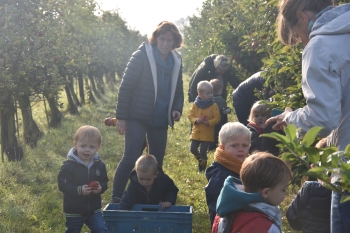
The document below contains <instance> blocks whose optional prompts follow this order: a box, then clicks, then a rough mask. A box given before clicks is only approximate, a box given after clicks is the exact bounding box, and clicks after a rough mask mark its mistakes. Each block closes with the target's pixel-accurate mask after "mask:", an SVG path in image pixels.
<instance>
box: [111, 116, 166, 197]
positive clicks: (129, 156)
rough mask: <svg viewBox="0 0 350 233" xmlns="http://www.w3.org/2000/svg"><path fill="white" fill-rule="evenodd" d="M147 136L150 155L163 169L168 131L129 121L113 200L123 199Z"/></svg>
mask: <svg viewBox="0 0 350 233" xmlns="http://www.w3.org/2000/svg"><path fill="white" fill-rule="evenodd" d="M146 135H147V140H148V150H149V152H148V153H149V154H151V155H154V157H156V159H157V162H158V167H159V168H162V166H163V159H164V155H165V149H166V143H167V135H168V129H165V130H155V129H152V128H150V127H146V126H145V125H143V124H141V123H139V122H137V121H134V120H128V121H127V125H126V132H125V142H124V156H123V158H122V159H121V160H120V162H119V164H118V167H117V170H116V171H115V174H114V179H113V194H112V199H113V200H115V199H121V197H122V196H123V193H124V190H125V187H126V184H127V182H128V180H129V175H130V172H131V171H132V169H133V168H134V167H135V162H136V160H137V159H138V158H139V157H140V156H141V154H140V151H141V150H142V148H143V143H144V141H145V136H146Z"/></svg>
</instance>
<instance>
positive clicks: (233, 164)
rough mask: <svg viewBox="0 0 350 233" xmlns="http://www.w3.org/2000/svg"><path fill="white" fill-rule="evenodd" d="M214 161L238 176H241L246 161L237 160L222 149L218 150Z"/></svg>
mask: <svg viewBox="0 0 350 233" xmlns="http://www.w3.org/2000/svg"><path fill="white" fill-rule="evenodd" d="M214 160H215V161H216V162H218V163H220V164H221V165H222V166H224V167H225V168H227V169H228V170H230V171H232V172H235V173H237V174H239V172H240V170H241V167H242V164H243V161H244V160H239V159H236V158H235V157H233V156H232V155H230V154H229V153H227V152H226V151H224V150H223V149H220V148H216V151H215V153H214Z"/></svg>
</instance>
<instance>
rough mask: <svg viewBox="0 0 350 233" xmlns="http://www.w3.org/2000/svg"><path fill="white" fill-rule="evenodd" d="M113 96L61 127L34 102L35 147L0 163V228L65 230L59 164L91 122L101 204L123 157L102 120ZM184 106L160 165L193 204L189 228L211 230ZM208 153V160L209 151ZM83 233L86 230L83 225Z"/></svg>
mask: <svg viewBox="0 0 350 233" xmlns="http://www.w3.org/2000/svg"><path fill="white" fill-rule="evenodd" d="M188 79H189V77H188V76H184V87H185V89H187V86H188V85H187V83H188ZM185 93H187V90H185ZM116 97H117V90H116V89H115V88H111V89H109V90H107V93H106V95H104V96H103V97H102V98H101V99H99V100H98V103H97V104H96V105H92V104H86V105H85V106H83V107H82V108H80V109H79V112H80V114H79V115H69V114H65V117H64V119H63V121H62V126H61V127H60V128H58V129H47V121H46V118H45V112H44V107H43V104H42V103H41V104H37V105H36V106H35V108H34V110H33V115H34V117H35V119H36V121H37V123H38V125H39V127H40V129H41V130H42V131H43V132H44V133H45V135H44V137H43V138H42V139H41V140H40V141H39V142H38V146H37V147H36V148H34V149H30V148H29V147H24V151H25V157H24V159H23V160H22V161H20V162H12V163H10V162H4V163H0V232H4V233H7V232H13V233H46V232H53V233H55V232H64V229H65V219H64V216H63V211H62V202H63V195H62V193H61V192H60V191H59V190H58V188H57V181H56V179H57V174H58V171H59V169H60V166H61V164H62V162H63V161H64V160H65V159H66V155H67V152H68V150H69V149H70V148H71V147H72V145H73V135H74V133H75V131H76V129H77V128H78V127H80V126H81V125H84V124H89V125H93V126H96V127H97V128H98V129H100V131H101V133H102V145H101V149H100V151H99V154H100V155H101V157H102V159H103V160H104V162H105V163H106V166H107V171H108V176H109V179H110V182H109V189H108V190H107V191H106V192H105V193H104V194H103V195H102V197H103V200H102V202H103V203H102V205H103V206H105V205H106V204H108V203H109V200H110V198H111V191H112V190H111V186H112V180H113V176H114V171H115V169H116V167H117V165H118V162H119V160H120V159H121V158H122V155H123V145H124V138H123V136H120V135H119V134H118V133H117V131H116V129H115V128H113V127H106V126H105V125H104V123H103V120H104V118H106V117H109V116H110V117H114V114H115V103H116ZM62 99H64V96H62ZM62 99H61V101H63V100H62ZM231 107H232V106H231ZM189 109H190V104H189V103H188V102H187V98H186V94H185V106H184V110H183V115H182V118H181V120H180V121H179V122H177V123H176V124H175V128H174V130H172V129H169V131H168V144H167V151H166V156H165V159H164V167H163V168H164V171H165V172H166V173H167V174H168V175H169V176H170V177H171V178H172V179H173V180H174V181H175V183H176V185H177V186H178V188H179V190H180V191H179V194H178V201H177V204H178V205H191V206H193V227H192V228H193V232H194V233H207V232H210V223H209V217H208V214H207V212H208V208H207V206H206V201H205V193H204V186H205V185H206V183H207V181H206V178H205V176H204V174H203V173H197V163H196V161H195V160H194V158H193V156H192V155H191V153H190V152H189V145H190V140H189V121H188V119H187V115H188V112H189ZM229 119H230V120H231V121H233V120H236V118H235V115H234V114H230V116H229ZM208 157H209V161H208V163H209V164H210V163H211V162H212V160H213V153H210V154H209V155H208ZM289 192H290V193H289V194H288V197H287V198H286V200H285V201H284V202H283V203H282V204H281V209H282V211H283V212H284V211H285V210H286V208H287V207H288V205H289V203H290V201H291V200H292V198H293V197H294V195H295V193H296V191H295V190H289ZM283 231H284V232H297V231H293V230H291V228H289V226H288V223H287V221H286V219H285V217H284V218H283ZM82 232H89V231H88V229H87V228H86V227H84V228H83V230H82Z"/></svg>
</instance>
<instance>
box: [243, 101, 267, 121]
mask: <svg viewBox="0 0 350 233" xmlns="http://www.w3.org/2000/svg"><path fill="white" fill-rule="evenodd" d="M257 113H260V114H261V113H264V114H266V115H267V116H268V117H271V107H270V106H269V105H267V104H263V103H261V102H260V101H257V102H255V103H254V104H253V106H252V108H251V109H250V114H249V118H248V122H254V120H253V118H254V114H257Z"/></svg>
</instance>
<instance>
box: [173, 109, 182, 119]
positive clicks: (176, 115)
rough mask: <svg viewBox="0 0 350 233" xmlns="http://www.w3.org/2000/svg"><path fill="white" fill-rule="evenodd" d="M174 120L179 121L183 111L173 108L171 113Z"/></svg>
mask: <svg viewBox="0 0 350 233" xmlns="http://www.w3.org/2000/svg"><path fill="white" fill-rule="evenodd" d="M171 115H172V117H173V119H174V121H179V120H180V117H181V113H180V112H179V111H176V110H173V111H172V113H171Z"/></svg>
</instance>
